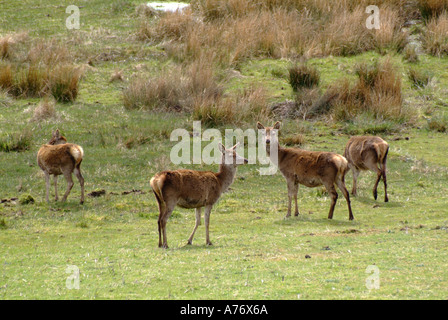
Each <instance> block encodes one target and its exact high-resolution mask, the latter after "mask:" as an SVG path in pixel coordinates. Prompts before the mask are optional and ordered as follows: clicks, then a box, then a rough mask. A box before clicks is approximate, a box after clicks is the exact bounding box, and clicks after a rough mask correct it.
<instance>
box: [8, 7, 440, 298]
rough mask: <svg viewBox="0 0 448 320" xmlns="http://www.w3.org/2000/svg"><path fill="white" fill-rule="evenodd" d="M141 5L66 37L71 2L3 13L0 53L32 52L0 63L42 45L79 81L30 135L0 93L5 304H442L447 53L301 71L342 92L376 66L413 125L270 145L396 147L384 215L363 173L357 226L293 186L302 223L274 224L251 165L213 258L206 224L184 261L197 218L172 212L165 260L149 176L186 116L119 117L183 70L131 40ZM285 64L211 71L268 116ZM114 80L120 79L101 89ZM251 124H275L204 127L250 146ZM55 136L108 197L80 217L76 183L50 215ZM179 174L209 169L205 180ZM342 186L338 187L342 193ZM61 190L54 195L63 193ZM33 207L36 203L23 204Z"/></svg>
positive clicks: (261, 179)
mask: <svg viewBox="0 0 448 320" xmlns="http://www.w3.org/2000/svg"><path fill="white" fill-rule="evenodd" d="M141 3H142V2H140V1H131V0H129V1H126V0H117V1H104V0H89V1H77V3H76V5H77V6H79V7H80V22H81V24H80V29H79V30H68V29H67V28H66V27H65V20H66V19H67V17H68V16H69V14H68V13H66V12H65V8H66V7H67V6H68V5H71V4H73V3H72V2H71V1H55V0H51V1H45V4H44V3H43V2H42V1H36V0H25V1H22V2H20V3H19V2H15V1H5V0H0V8H1V10H0V22H1V23H0V38H1V37H2V36H6V35H9V34H18V33H27V36H26V39H27V40H24V42H23V43H17V44H13V45H12V49H11V50H12V54H11V56H10V57H9V58H4V59H1V56H0V63H2V64H5V63H8V62H9V61H10V60H11V61H13V62H14V61H18V63H23V64H26V63H27V62H26V61H25V60H21V59H22V58H20V57H21V56H22V55H23V52H22V51H23V50H27V48H28V47H27V46H29V44H30V43H32V42H33V41H35V40H36V39H44V40H50V39H53V40H55V41H59V42H60V43H62V44H63V45H64V46H66V48H67V50H68V52H69V55H70V58H69V59H68V60H69V61H70V62H72V63H73V64H74V65H76V66H78V67H80V68H82V69H83V76H82V78H81V80H80V83H79V93H78V96H77V98H76V100H75V101H74V102H68V103H60V102H56V104H55V111H54V113H53V115H52V117H50V118H46V119H41V120H33V115H34V110H35V108H36V107H37V106H38V105H39V104H40V103H41V102H42V100H43V98H42V97H25V96H22V97H13V96H10V95H8V94H6V93H5V92H3V91H0V163H1V165H0V199H2V203H1V204H0V298H1V299H241V300H250V299H285V300H290V299H447V298H448V289H447V288H448V277H447V271H446V270H447V269H448V259H447V253H448V241H447V240H448V234H447V228H448V209H447V206H446V204H447V193H448V183H447V181H448V160H447V157H446V154H447V151H446V150H447V146H448V135H447V133H446V132H447V129H446V127H444V126H447V124H448V120H447V119H448V118H447V117H446V114H447V112H448V107H447V106H448V95H447V89H446V88H447V86H448V68H447V67H448V57H447V56H446V55H445V56H444V55H441V56H435V55H431V54H430V53H429V52H427V51H424V52H423V53H422V54H421V55H419V61H418V62H416V63H411V62H408V61H407V60H406V59H405V58H404V53H403V52H402V51H400V50H398V52H397V51H396V50H394V49H390V48H386V49H384V50H367V51H366V52H361V53H357V54H356V55H322V56H312V57H309V60H308V62H307V63H308V64H309V65H311V66H313V67H315V68H317V69H318V70H319V72H320V75H321V82H320V86H321V88H322V90H323V88H326V87H328V86H329V85H330V84H332V83H335V82H338V81H339V80H341V79H343V78H348V79H349V80H350V81H353V80H354V79H355V78H356V74H355V70H354V66H355V65H356V64H357V63H361V62H367V63H370V62H372V61H374V60H375V59H382V58H383V56H385V55H387V56H388V57H389V59H390V60H391V61H392V62H393V63H394V65H395V66H396V68H397V70H398V74H399V75H400V76H401V78H402V95H403V98H404V99H403V108H405V109H406V110H407V112H408V113H407V114H408V116H407V118H406V119H405V120H402V119H398V120H397V119H387V118H381V117H372V116H371V115H370V114H368V113H366V114H359V115H358V116H357V117H355V118H353V119H348V120H347V119H346V120H340V121H339V120H337V119H334V118H333V117H332V116H331V115H330V116H327V117H318V118H313V119H309V120H303V119H302V118H296V119H290V118H284V119H282V121H283V128H284V129H283V131H282V138H281V139H283V138H287V137H292V136H294V135H296V134H299V133H300V134H302V135H303V138H304V141H305V142H304V144H303V146H302V147H303V148H305V149H307V150H322V151H333V152H337V153H340V154H342V153H343V151H344V146H345V143H346V141H347V140H348V139H349V137H350V136H351V135H353V134H364V133H369V134H378V135H381V136H382V137H383V138H384V139H385V140H386V141H388V142H389V145H390V152H389V156H388V190H389V199H390V201H389V202H388V203H384V202H382V199H383V196H384V193H383V186H382V183H380V185H379V189H378V191H379V195H378V200H377V201H375V200H374V199H373V197H372V187H373V183H374V174H373V173H370V172H369V173H367V172H364V173H362V174H361V176H360V180H359V182H358V196H357V197H353V198H352V208H353V213H354V216H355V220H354V221H349V220H348V211H347V205H346V202H345V200H344V198H343V197H342V195H340V197H339V200H338V203H337V206H336V210H335V215H334V218H333V220H328V219H327V214H328V209H329V206H330V198H329V196H328V195H327V194H326V193H325V192H324V190H323V189H322V188H315V189H309V188H306V187H304V186H301V187H300V188H299V210H300V215H299V216H298V217H291V218H288V219H284V216H285V215H286V211H287V188H286V183H285V180H284V178H283V177H282V176H281V174H280V173H279V172H278V173H277V174H275V175H273V176H261V175H259V172H258V169H259V168H260V165H245V166H241V167H239V168H238V172H237V176H236V179H235V182H234V183H233V185H232V187H231V190H230V191H229V192H228V193H226V194H224V195H223V196H222V197H221V199H220V201H219V202H218V203H217V204H216V205H215V207H214V208H213V211H212V215H211V224H210V232H211V241H212V242H213V246H206V245H205V231H204V225H203V224H202V225H201V226H200V227H199V229H198V231H197V232H196V236H195V240H194V243H193V245H192V246H186V242H187V239H188V236H189V234H190V232H191V230H192V229H193V226H194V220H195V217H194V210H186V209H180V208H176V209H175V211H174V213H173V215H172V217H171V218H170V220H169V222H168V227H167V228H168V242H169V246H170V248H169V249H167V250H165V249H160V248H158V246H157V245H158V230H157V217H158V208H157V203H156V200H155V197H154V195H153V193H152V191H151V188H150V186H149V180H150V178H151V177H152V176H153V175H154V174H155V173H156V172H158V171H161V170H166V169H175V168H177V167H176V166H175V165H173V164H172V163H171V162H170V158H169V153H170V150H171V148H172V146H174V144H175V143H176V142H171V141H170V134H171V132H172V131H173V130H174V129H176V128H185V129H187V130H189V131H191V129H192V123H193V121H194V120H197V117H196V116H195V113H194V112H165V111H166V110H147V109H145V108H126V107H125V106H124V103H123V90H126V88H128V87H129V85H130V83H132V81H133V79H135V78H136V77H152V76H154V75H159V76H160V75H161V74H163V72H165V70H167V69H169V68H172V67H179V66H180V67H185V65H186V64H187V63H189V62H188V59H185V60H184V61H179V56H176V55H173V54H172V53H170V52H171V51H170V50H173V49H168V45H166V48H165V47H163V46H164V44H163V43H162V44H160V43H154V42H153V41H142V40H141V39H139V38H138V36H137V33H138V32H137V31H138V30H139V28H140V26H141V24H140V19H142V18H141V17H139V14H138V13H136V7H137V6H138V5H139V4H141ZM366 17H367V15H366ZM146 19H149V20H148V21H150V22H151V21H153V20H151V19H156V18H154V17H149V18H146ZM164 41H166V43H168V44H172V43H174V42H173V41H174V40H169V39H165V40H164ZM170 41H172V42H170ZM0 43H1V41H0ZM166 43H165V44H166ZM14 50H15V51H14ZM8 59H9V60H8ZM14 59H16V60H14ZM293 60H294V59H293V58H291V57H286V58H281V57H276V56H275V55H271V56H269V55H268V56H248V57H247V58H245V59H241V60H239V61H238V63H237V65H230V66H229V65H225V66H222V65H220V66H221V67H220V68H219V69H217V70H218V71H217V72H216V73H217V74H218V76H217V78H218V79H222V84H224V93H223V97H224V98H223V99H225V98H226V97H230V99H232V97H233V94H237V93H238V92H239V90H242V89H247V88H253V87H256V88H263V90H264V91H263V94H264V95H265V97H264V98H263V99H262V101H264V102H265V103H266V104H271V103H275V102H281V101H284V100H285V99H294V92H293V90H292V89H291V87H290V85H289V83H288V77H287V74H288V68H289V67H290V65H291V61H293ZM23 61H25V62H23ZM410 68H414V69H416V70H419V71H427V72H429V73H430V75H431V81H430V83H429V84H428V85H427V86H426V87H424V88H415V87H414V86H413V85H412V82H411V81H410V79H409V77H408V76H407V73H408V70H409V69H410ZM182 70H183V69H182ZM117 72H119V73H120V74H121V75H122V78H123V79H122V80H119V81H111V76H112V75H113V74H114V73H115V74H116V73H117ZM230 72H233V73H230ZM229 74H232V75H234V74H236V76H229ZM260 117H261V116H260ZM257 120H262V121H270V122H272V123H273V122H274V120H278V119H277V118H276V117H275V116H272V115H267V116H266V115H264V114H263V119H258V118H257V114H256V113H254V114H251V115H250V114H249V116H247V117H244V118H238V121H237V122H235V124H232V123H231V122H227V123H218V124H211V125H210V126H213V127H215V128H218V129H220V130H221V131H222V132H223V131H224V129H225V128H235V127H238V128H241V129H243V130H246V129H248V128H255V124H256V121H257ZM264 124H265V125H269V123H264ZM56 128H59V129H60V130H61V132H62V134H63V135H64V136H66V137H67V139H68V140H69V142H73V143H77V144H80V145H82V146H83V148H84V152H85V159H84V161H83V163H82V167H81V168H82V171H83V174H84V178H85V180H86V193H90V192H92V191H98V190H101V189H104V190H105V194H104V195H103V196H100V197H89V196H88V197H86V202H85V204H84V205H80V204H79V197H80V188H79V184H77V181H76V179H75V180H74V181H75V185H74V187H73V189H72V192H71V194H70V196H69V198H68V201H67V202H66V203H61V202H54V201H53V200H52V201H51V202H50V203H49V204H47V203H46V202H45V181H44V176H43V173H42V171H41V170H40V168H39V167H38V165H37V162H36V154H37V150H38V149H39V147H40V146H41V145H42V144H44V143H46V142H47V141H48V140H49V139H50V137H51V132H52V131H53V130H55V129H56ZM444 128H445V129H444ZM204 129H205V126H204ZM20 139H23V141H25V148H24V150H20V151H9V152H7V151H6V149H2V144H3V145H4V146H6V145H8V146H12V145H14V144H16V145H17V142H18V141H19V140H20ZM280 141H283V140H280ZM183 167H186V168H192V169H197V170H213V171H216V170H218V166H217V165H211V166H208V165H205V164H202V165H186V166H183ZM351 180H352V175H351V173H349V174H348V176H347V177H346V184H347V188H348V189H351V186H352V181H351ZM59 181H60V182H59V194H60V195H61V194H62V193H61V192H63V190H65V181H64V179H63V178H62V177H60V178H59ZM53 194H54V193H53V190H52V189H51V195H53ZM29 196H31V197H32V198H33V199H34V201H31V202H30V203H29V201H27V198H28V199H29ZM15 198H17V199H15ZM11 199H13V200H11ZM3 200H4V201H3ZM68 266H76V267H77V268H78V269H79V280H80V282H79V289H72V290H70V289H68V288H67V279H68V277H70V276H71V271H70V270H69V271H68V272H66V271H67V268H68ZM369 266H376V267H377V268H378V269H377V270H378V271H379V278H378V279H379V281H380V282H379V288H374V289H368V287H367V286H366V281H368V280H369V279H371V278H370V277H371V276H372V273H368V272H366V270H367V269H368V267H369Z"/></svg>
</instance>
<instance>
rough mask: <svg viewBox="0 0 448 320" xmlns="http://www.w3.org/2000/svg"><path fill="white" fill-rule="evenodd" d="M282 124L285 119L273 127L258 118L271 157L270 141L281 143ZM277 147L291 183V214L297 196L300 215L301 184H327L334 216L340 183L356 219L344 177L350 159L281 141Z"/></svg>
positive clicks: (330, 217)
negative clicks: (293, 146) (279, 137)
mask: <svg viewBox="0 0 448 320" xmlns="http://www.w3.org/2000/svg"><path fill="white" fill-rule="evenodd" d="M280 126H281V123H280V122H279V121H277V122H276V123H275V124H274V126H272V127H264V126H263V125H262V124H261V123H260V122H257V128H258V129H259V130H265V131H266V136H265V142H266V151H267V153H268V155H269V157H270V158H271V160H272V159H273V155H271V154H270V149H271V146H270V144H271V142H273V141H275V142H277V145H278V140H277V137H276V133H277V131H278V130H279V129H280ZM276 151H277V152H278V154H277V156H278V167H279V169H280V172H281V173H282V174H283V176H284V177H285V179H286V183H287V186H288V214H287V215H286V217H290V216H291V202H292V198H293V197H294V201H295V214H294V215H295V216H297V215H299V209H298V206H297V192H298V190H299V184H302V185H304V186H307V187H309V188H314V187H318V186H321V185H324V186H325V188H326V189H327V192H328V193H329V194H330V195H331V206H330V212H329V213H328V219H333V212H334V207H335V205H336V201H337V199H338V193H337V192H336V188H335V184H336V185H337V186H338V187H339V189H340V190H341V191H342V194H343V195H344V197H345V199H346V200H347V205H348V212H349V219H350V220H353V219H354V218H353V213H352V208H351V205H350V195H349V193H348V191H347V188H346V187H345V183H344V177H345V174H346V172H347V171H348V163H347V160H346V159H345V158H344V157H343V156H341V155H339V154H336V153H332V152H318V151H305V150H302V149H299V148H282V147H281V146H280V145H278V147H277V150H276Z"/></svg>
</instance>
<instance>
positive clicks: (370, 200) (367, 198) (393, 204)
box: [350, 194, 404, 208]
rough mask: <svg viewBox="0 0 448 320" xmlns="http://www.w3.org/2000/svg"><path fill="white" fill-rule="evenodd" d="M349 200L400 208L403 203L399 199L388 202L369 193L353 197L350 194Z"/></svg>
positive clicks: (376, 205)
mask: <svg viewBox="0 0 448 320" xmlns="http://www.w3.org/2000/svg"><path fill="white" fill-rule="evenodd" d="M350 200H351V201H352V202H360V203H362V204H364V205H368V206H372V207H374V208H377V207H380V208H402V207H403V206H404V205H403V203H402V202H400V201H394V200H393V199H392V200H389V202H384V201H381V200H375V199H373V197H372V196H371V195H364V196H360V195H359V194H358V195H357V196H356V197H354V196H351V197H350Z"/></svg>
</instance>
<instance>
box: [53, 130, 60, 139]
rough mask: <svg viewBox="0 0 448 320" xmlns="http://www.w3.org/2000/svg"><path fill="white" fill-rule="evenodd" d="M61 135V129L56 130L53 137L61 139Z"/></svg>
mask: <svg viewBox="0 0 448 320" xmlns="http://www.w3.org/2000/svg"><path fill="white" fill-rule="evenodd" d="M60 136H61V134H60V133H59V129H56V131H55V132H53V137H56V138H59V137H60Z"/></svg>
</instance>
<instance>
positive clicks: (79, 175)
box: [74, 166, 84, 204]
mask: <svg viewBox="0 0 448 320" xmlns="http://www.w3.org/2000/svg"><path fill="white" fill-rule="evenodd" d="M74 172H75V176H76V178H78V181H79V185H80V186H81V201H80V203H81V204H84V177H83V176H82V174H81V168H80V167H79V166H78V167H76V168H75V170H74Z"/></svg>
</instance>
